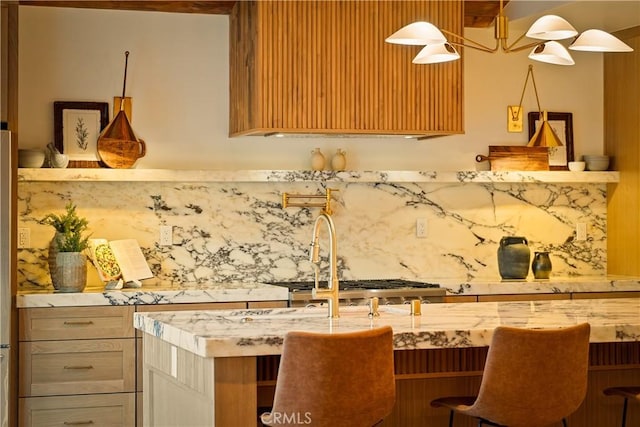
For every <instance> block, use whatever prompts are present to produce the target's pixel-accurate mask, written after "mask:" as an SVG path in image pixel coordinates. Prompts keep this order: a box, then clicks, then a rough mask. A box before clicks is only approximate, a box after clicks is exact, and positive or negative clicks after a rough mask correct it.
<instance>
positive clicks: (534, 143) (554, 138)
mask: <svg viewBox="0 0 640 427" xmlns="http://www.w3.org/2000/svg"><path fill="white" fill-rule="evenodd" d="M529 76H531V81H532V82H533V91H534V92H535V94H536V103H537V104H538V112H539V113H540V120H541V121H542V123H541V124H540V127H539V128H538V129H537V130H536V132H535V133H534V134H533V136H532V137H531V139H530V140H529V143H528V144H527V147H560V146H562V142H560V138H558V135H556V133H555V132H554V131H553V129H552V128H551V125H550V124H549V122H548V120H547V112H546V111H543V110H542V108H540V98H539V97H538V88H537V87H536V79H535V77H534V75H533V65H529V69H528V70H527V76H526V77H525V79H524V86H523V87H522V95H521V96H520V104H519V105H518V110H517V111H518V112H517V113H516V114H520V111H522V100H523V99H524V92H525V90H526V89H527V83H528V82H529ZM513 119H514V120H515V119H516V117H514V118H513Z"/></svg>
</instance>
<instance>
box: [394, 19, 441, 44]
mask: <svg viewBox="0 0 640 427" xmlns="http://www.w3.org/2000/svg"><path fill="white" fill-rule="evenodd" d="M385 41H386V42H387V43H394V44H407V45H416V46H424V45H428V44H438V43H439V44H442V43H445V42H446V41H447V39H446V37H445V36H444V34H442V32H440V30H439V29H438V27H436V26H435V25H433V24H431V23H429V22H424V21H418V22H414V23H412V24H409V25H406V26H404V27H402V28H400V29H399V30H398V31H396V32H395V33H393V34H391V35H390V36H389V37H387V38H386V39H385Z"/></svg>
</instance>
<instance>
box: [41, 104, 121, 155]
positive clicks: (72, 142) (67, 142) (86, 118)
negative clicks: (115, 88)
mask: <svg viewBox="0 0 640 427" xmlns="http://www.w3.org/2000/svg"><path fill="white" fill-rule="evenodd" d="M108 123H109V104H108V103H107V102H65V101H56V102H54V103H53V129H54V141H53V142H54V144H55V146H56V148H57V149H58V150H59V151H60V152H61V153H64V154H66V155H68V156H69V167H100V163H99V161H100V158H99V157H98V147H97V145H98V136H99V135H100V132H101V131H102V129H104V128H105V127H106V126H107V124H108Z"/></svg>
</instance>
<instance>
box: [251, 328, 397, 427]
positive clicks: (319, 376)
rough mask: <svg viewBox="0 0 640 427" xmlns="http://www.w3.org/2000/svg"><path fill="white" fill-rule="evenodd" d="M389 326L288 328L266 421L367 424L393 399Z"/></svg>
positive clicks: (374, 421)
mask: <svg viewBox="0 0 640 427" xmlns="http://www.w3.org/2000/svg"><path fill="white" fill-rule="evenodd" d="M395 396H396V386H395V375H394V366H393V331H392V329H391V327H389V326H385V327H381V328H376V329H370V330H364V331H358V332H349V333H337V334H324V333H310V332H297V331H296V332H289V333H287V334H286V335H285V338H284V347H283V350H282V357H281V359H280V367H279V370H278V378H277V381H276V389H275V397H274V402H273V409H272V411H271V412H270V413H265V414H262V416H261V417H260V418H261V421H262V422H263V423H264V424H265V425H269V426H270V425H274V426H278V427H280V426H294V425H296V426H300V425H311V426H332V427H340V426H344V427H357V426H362V427H371V426H373V425H376V424H378V423H379V422H381V421H382V420H383V418H384V417H386V416H387V415H389V414H390V413H391V411H392V409H393V405H394V404H395Z"/></svg>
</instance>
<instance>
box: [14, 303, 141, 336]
mask: <svg viewBox="0 0 640 427" xmlns="http://www.w3.org/2000/svg"><path fill="white" fill-rule="evenodd" d="M133 311H134V308H133V307H132V306H109V307H51V308H26V309H21V310H20V312H19V313H20V314H19V316H20V333H19V337H20V341H39V340H73V339H93V338H126V337H132V336H133Z"/></svg>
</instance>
